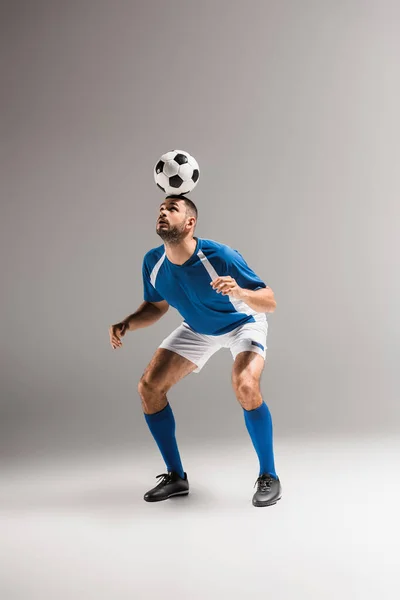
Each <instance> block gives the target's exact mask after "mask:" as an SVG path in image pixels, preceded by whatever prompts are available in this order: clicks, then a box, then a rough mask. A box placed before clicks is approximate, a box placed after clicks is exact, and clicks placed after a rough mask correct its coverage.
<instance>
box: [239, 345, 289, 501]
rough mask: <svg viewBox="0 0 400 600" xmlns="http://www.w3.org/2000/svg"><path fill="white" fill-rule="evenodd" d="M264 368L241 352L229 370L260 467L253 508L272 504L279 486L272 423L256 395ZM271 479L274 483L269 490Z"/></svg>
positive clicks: (260, 360) (255, 356)
mask: <svg viewBox="0 0 400 600" xmlns="http://www.w3.org/2000/svg"><path fill="white" fill-rule="evenodd" d="M264 364H265V361H264V358H263V356H261V355H260V354H258V353H256V352H253V351H243V352H239V354H238V355H237V356H236V359H235V361H234V365H233V370H232V385H233V389H234V391H235V394H236V397H237V399H238V401H239V403H240V404H241V406H242V408H243V412H244V419H245V423H246V427H247V431H248V432H249V435H250V437H251V441H252V443H253V446H254V449H255V451H256V453H257V456H258V460H259V464H260V471H259V478H258V479H257V482H258V484H259V486H258V487H259V488H260V487H262V490H261V491H260V490H257V493H258V496H257V493H256V494H255V497H254V498H253V504H254V505H255V506H267V505H269V504H275V502H276V501H277V500H279V498H280V484H279V485H277V483H279V479H278V476H277V474H276V471H275V464H274V452H273V430H272V419H271V414H270V412H269V409H268V406H267V405H266V404H265V402H264V400H263V398H262V395H261V391H260V379H261V374H262V371H263V369H264ZM271 479H272V480H273V481H275V482H277V483H275V484H274V485H273V486H272V488H271ZM261 492H262V493H261ZM256 496H257V497H256Z"/></svg>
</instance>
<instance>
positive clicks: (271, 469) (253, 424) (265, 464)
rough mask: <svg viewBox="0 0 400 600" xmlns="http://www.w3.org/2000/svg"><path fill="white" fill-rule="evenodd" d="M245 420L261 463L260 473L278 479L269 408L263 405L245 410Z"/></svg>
mask: <svg viewBox="0 0 400 600" xmlns="http://www.w3.org/2000/svg"><path fill="white" fill-rule="evenodd" d="M243 412H244V420H245V423H246V427H247V431H248V432H249V434H250V437H251V441H252V442H253V446H254V449H255V451H256V452H257V456H258V460H259V462H260V473H259V475H262V474H263V473H269V474H270V475H272V477H275V479H276V478H277V474H276V472H275V464H274V451H273V433H272V419H271V413H270V412H269V409H268V406H267V405H266V404H265V402H264V401H263V403H262V404H261V406H259V407H258V408H255V409H254V410H245V409H243Z"/></svg>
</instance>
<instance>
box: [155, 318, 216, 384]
mask: <svg viewBox="0 0 400 600" xmlns="http://www.w3.org/2000/svg"><path fill="white" fill-rule="evenodd" d="M220 347H221V345H220V341H219V339H218V337H216V336H211V335H204V334H202V333H197V332H196V331H194V330H193V329H192V328H191V327H189V325H187V324H186V323H182V324H181V325H179V327H177V328H176V329H174V331H172V333H170V334H169V336H168V337H166V338H165V339H164V340H163V341H162V342H161V344H160V346H159V348H164V349H167V350H172V351H173V352H176V353H177V354H179V355H180V356H182V357H184V358H186V359H188V360H189V361H190V362H192V363H194V364H195V365H196V369H195V370H194V372H195V373H200V371H201V369H202V368H203V367H204V365H205V364H206V363H207V361H208V360H209V358H210V357H211V356H212V355H213V354H215V352H217V351H218V350H219V348H220Z"/></svg>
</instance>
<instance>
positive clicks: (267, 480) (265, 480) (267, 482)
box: [254, 473, 274, 492]
mask: <svg viewBox="0 0 400 600" xmlns="http://www.w3.org/2000/svg"><path fill="white" fill-rule="evenodd" d="M273 479H274V478H273V477H272V475H269V474H268V473H263V474H262V475H260V476H259V477H257V479H256V482H255V484H254V487H256V485H257V483H258V489H259V490H260V491H261V492H268V491H269V490H270V489H271V483H272V481H273Z"/></svg>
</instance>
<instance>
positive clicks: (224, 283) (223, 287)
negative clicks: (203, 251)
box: [210, 275, 236, 294]
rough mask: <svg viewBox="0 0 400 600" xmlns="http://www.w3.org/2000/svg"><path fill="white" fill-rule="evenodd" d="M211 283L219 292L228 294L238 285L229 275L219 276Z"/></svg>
mask: <svg viewBox="0 0 400 600" xmlns="http://www.w3.org/2000/svg"><path fill="white" fill-rule="evenodd" d="M210 285H211V287H212V288H213V289H214V290H215V291H216V292H217V293H218V294H219V293H220V292H222V293H223V294H226V293H228V292H229V291H230V290H232V289H234V288H235V287H236V281H235V280H234V279H233V277H230V276H229V275H228V276H227V277H217V278H216V279H214V281H211V283H210Z"/></svg>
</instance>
